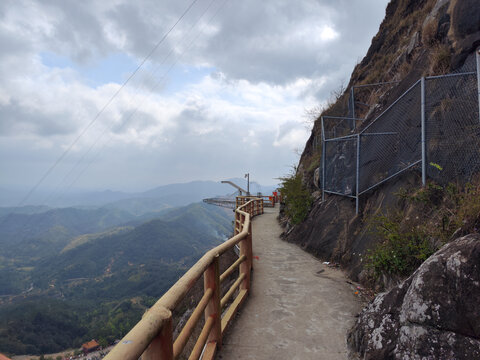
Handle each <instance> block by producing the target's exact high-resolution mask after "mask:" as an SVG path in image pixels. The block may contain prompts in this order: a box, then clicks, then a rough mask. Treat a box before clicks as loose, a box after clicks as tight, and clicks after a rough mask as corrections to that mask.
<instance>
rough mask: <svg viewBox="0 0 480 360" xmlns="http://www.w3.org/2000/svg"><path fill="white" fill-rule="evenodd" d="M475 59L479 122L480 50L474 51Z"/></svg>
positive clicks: (479, 115)
mask: <svg viewBox="0 0 480 360" xmlns="http://www.w3.org/2000/svg"><path fill="white" fill-rule="evenodd" d="M476 58H477V92H478V117H479V121H480V48H478V49H477V51H476Z"/></svg>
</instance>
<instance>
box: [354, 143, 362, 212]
mask: <svg viewBox="0 0 480 360" xmlns="http://www.w3.org/2000/svg"><path fill="white" fill-rule="evenodd" d="M360 136H361V134H358V135H357V179H356V180H357V184H356V187H357V196H356V201H355V213H356V214H357V215H358V202H359V200H358V196H359V194H360V189H359V185H360Z"/></svg>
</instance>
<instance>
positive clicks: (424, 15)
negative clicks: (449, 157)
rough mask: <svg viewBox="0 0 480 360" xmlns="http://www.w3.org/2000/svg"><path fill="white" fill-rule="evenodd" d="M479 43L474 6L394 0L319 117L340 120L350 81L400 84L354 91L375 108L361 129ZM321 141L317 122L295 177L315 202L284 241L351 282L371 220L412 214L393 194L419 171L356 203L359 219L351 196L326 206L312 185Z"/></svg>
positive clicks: (413, 183) (479, 12) (470, 1)
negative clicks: (330, 264)
mask: <svg viewBox="0 0 480 360" xmlns="http://www.w3.org/2000/svg"><path fill="white" fill-rule="evenodd" d="M478 46H480V1H478V0H462V1H459V0H393V1H391V2H390V3H389V5H388V6H387V9H386V16H385V19H384V21H383V22H382V24H381V25H380V29H379V32H378V34H377V35H376V36H375V37H374V38H373V39H372V44H371V46H370V48H369V50H368V52H367V54H366V56H365V57H364V59H363V60H362V61H361V62H360V63H359V64H358V65H357V66H356V67H355V69H354V70H353V73H352V76H351V79H350V82H349V85H348V87H347V90H346V91H345V93H344V94H343V95H342V96H340V97H339V98H338V99H337V101H336V102H335V103H333V104H332V105H331V106H330V107H329V108H328V109H326V110H325V111H324V112H323V113H322V114H319V115H323V114H328V115H345V113H346V111H345V109H346V108H347V105H346V104H347V102H348V96H349V88H350V86H352V85H354V84H355V85H358V84H364V83H372V82H379V81H392V80H395V81H399V82H398V83H397V84H396V85H394V86H390V87H389V88H388V89H387V90H386V91H385V92H381V91H372V92H369V93H364V94H362V93H359V94H358V97H359V98H356V100H359V101H360V102H365V103H370V104H372V103H375V104H377V105H376V106H373V107H371V108H370V109H365V110H363V112H362V110H359V112H358V113H357V114H356V115H357V117H365V118H366V121H365V122H364V125H363V126H367V125H368V124H369V122H370V121H371V120H372V119H374V118H375V116H376V115H378V114H379V113H380V112H382V111H383V110H384V109H385V108H386V107H387V106H389V105H390V104H391V103H392V102H393V101H394V100H396V99H397V98H398V96H399V95H401V94H402V93H403V92H404V91H405V90H406V89H408V88H409V87H410V86H411V85H412V83H414V82H415V81H417V80H418V79H419V78H420V77H421V76H429V75H436V74H443V73H448V72H451V71H455V70H457V69H459V68H460V67H461V66H463V64H464V63H465V61H466V60H467V58H468V59H470V60H471V58H472V57H473V56H474V52H475V49H476V48H477V47H478ZM470 60H469V61H470ZM320 136H321V125H320V121H319V120H317V121H315V123H314V126H313V129H312V135H311V137H310V139H309V140H308V141H307V143H306V145H305V149H304V151H303V154H302V156H301V159H300V162H299V165H298V172H299V173H301V174H302V176H303V179H304V183H305V184H306V185H307V187H309V188H310V190H311V192H312V193H313V196H314V199H315V201H314V203H313V206H312V210H311V212H310V214H309V215H308V217H307V218H306V220H305V221H304V222H303V223H301V224H299V225H296V226H294V227H293V228H291V227H288V231H286V232H285V239H286V240H287V241H290V242H295V243H297V244H299V245H300V246H302V247H303V248H304V249H306V250H307V251H309V252H312V253H314V254H315V255H317V256H319V257H321V258H323V259H325V260H332V261H336V262H339V263H340V264H341V265H342V266H343V267H344V268H345V269H346V270H347V271H348V272H349V276H350V277H351V278H352V279H354V280H357V281H362V280H363V275H362V274H363V273H362V270H363V261H362V260H363V259H362V258H363V257H364V255H365V252H366V250H367V249H370V248H372V247H373V245H374V244H375V243H376V242H377V240H376V239H375V237H374V236H372V234H371V231H369V229H368V228H367V225H368V224H367V223H368V220H369V218H370V217H371V216H372V214H376V213H379V212H385V211H387V209H394V210H398V211H400V212H404V213H408V212H410V211H411V209H409V208H408V205H407V204H405V203H404V202H402V201H401V200H399V199H398V198H397V197H396V196H395V194H396V193H398V191H399V190H400V189H404V188H408V187H412V188H413V187H419V186H420V184H421V182H420V180H421V178H420V174H419V172H418V171H417V172H415V171H414V170H413V171H411V172H407V173H405V174H404V175H402V176H401V177H398V178H395V179H393V180H392V181H389V182H386V183H385V184H383V185H381V186H379V187H378V188H376V189H375V191H373V192H370V193H367V194H366V196H365V197H364V198H363V199H362V205H361V207H362V212H361V214H360V215H359V216H355V205H354V202H353V201H352V200H351V199H348V198H342V197H338V196H334V195H332V196H328V195H327V197H326V201H325V202H322V201H321V199H320V192H319V191H318V190H319V189H318V183H315V182H314V172H315V168H317V167H318V165H319V158H320V151H321V149H320V147H319V146H318V138H319V137H320ZM317 178H318V177H317ZM315 184H317V185H315Z"/></svg>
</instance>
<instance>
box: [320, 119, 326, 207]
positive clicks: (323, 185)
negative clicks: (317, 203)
mask: <svg viewBox="0 0 480 360" xmlns="http://www.w3.org/2000/svg"><path fill="white" fill-rule="evenodd" d="M321 120H322V201H325V127H324V126H323V116H322V117H321Z"/></svg>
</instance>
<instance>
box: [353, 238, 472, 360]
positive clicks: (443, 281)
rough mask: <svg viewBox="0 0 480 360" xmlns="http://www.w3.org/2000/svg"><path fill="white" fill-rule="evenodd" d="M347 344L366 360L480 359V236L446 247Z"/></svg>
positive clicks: (375, 307) (378, 302)
mask: <svg viewBox="0 0 480 360" xmlns="http://www.w3.org/2000/svg"><path fill="white" fill-rule="evenodd" d="M348 343H349V346H350V347H351V348H352V350H354V351H355V352H356V353H357V354H358V355H359V357H360V358H362V359H405V360H408V359H469V360H471V359H480V235H467V236H465V237H462V238H459V239H457V240H455V241H453V242H451V243H449V244H447V245H445V246H443V247H442V248H441V249H440V250H439V251H437V252H436V253H435V254H433V255H432V256H431V257H430V258H428V259H427V260H426V261H425V262H424V263H423V264H422V265H421V266H420V267H419V268H418V269H417V271H415V273H413V275H412V276H410V277H409V278H408V279H407V280H405V281H404V282H403V283H401V284H400V285H399V286H396V287H394V288H393V289H391V290H390V291H388V292H386V293H383V294H380V295H378V296H377V297H376V298H375V299H374V300H373V301H372V302H371V303H370V304H369V305H368V306H367V307H366V308H365V309H364V310H363V311H362V312H361V313H360V315H359V318H358V320H357V322H356V324H355V325H354V327H353V328H352V329H351V330H350V332H349V334H348Z"/></svg>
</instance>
